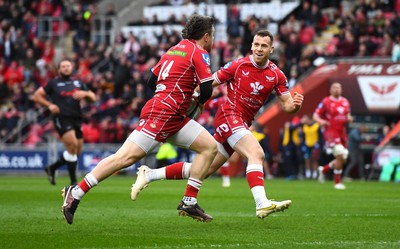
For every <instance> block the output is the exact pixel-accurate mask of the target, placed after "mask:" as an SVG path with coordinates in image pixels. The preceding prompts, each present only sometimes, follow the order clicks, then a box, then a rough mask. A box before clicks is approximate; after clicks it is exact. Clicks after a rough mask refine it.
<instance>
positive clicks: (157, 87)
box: [156, 84, 167, 93]
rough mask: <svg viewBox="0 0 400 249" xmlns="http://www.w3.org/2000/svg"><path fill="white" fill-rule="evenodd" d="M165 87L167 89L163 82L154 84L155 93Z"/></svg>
mask: <svg viewBox="0 0 400 249" xmlns="http://www.w3.org/2000/svg"><path fill="white" fill-rule="evenodd" d="M165 89H167V87H166V86H165V85H164V84H158V85H157V86H156V93H158V92H161V91H164V90H165Z"/></svg>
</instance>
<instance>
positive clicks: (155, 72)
mask: <svg viewBox="0 0 400 249" xmlns="http://www.w3.org/2000/svg"><path fill="white" fill-rule="evenodd" d="M161 61H162V60H161V59H160V60H159V61H158V63H157V64H156V65H155V66H154V67H153V68H152V69H151V72H152V73H153V74H154V75H155V76H158V74H159V73H160V70H161V66H160V65H161Z"/></svg>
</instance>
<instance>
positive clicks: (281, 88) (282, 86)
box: [274, 69, 289, 96]
mask: <svg viewBox="0 0 400 249" xmlns="http://www.w3.org/2000/svg"><path fill="white" fill-rule="evenodd" d="M276 70H277V75H278V82H277V83H276V85H275V87H274V90H275V93H276V95H278V96H281V95H285V94H289V89H288V82H287V78H286V76H285V74H284V73H283V72H282V70H280V69H276Z"/></svg>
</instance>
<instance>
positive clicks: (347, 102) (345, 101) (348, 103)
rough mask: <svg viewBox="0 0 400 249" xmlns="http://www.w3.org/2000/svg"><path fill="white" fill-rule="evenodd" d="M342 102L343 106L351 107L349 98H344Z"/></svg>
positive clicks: (341, 99)
mask: <svg viewBox="0 0 400 249" xmlns="http://www.w3.org/2000/svg"><path fill="white" fill-rule="evenodd" d="M340 101H341V102H342V103H343V104H346V105H350V101H349V100H348V99H347V98H345V97H343V96H342V97H341V98H340Z"/></svg>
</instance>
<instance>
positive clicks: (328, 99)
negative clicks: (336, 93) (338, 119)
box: [321, 96, 332, 104]
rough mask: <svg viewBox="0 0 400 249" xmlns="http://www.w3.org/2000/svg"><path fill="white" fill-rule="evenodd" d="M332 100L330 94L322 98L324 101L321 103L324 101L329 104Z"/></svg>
mask: <svg viewBox="0 0 400 249" xmlns="http://www.w3.org/2000/svg"><path fill="white" fill-rule="evenodd" d="M330 102H332V99H331V97H330V96H326V97H324V98H323V99H322V101H321V103H323V104H328V103H330Z"/></svg>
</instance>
